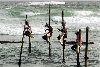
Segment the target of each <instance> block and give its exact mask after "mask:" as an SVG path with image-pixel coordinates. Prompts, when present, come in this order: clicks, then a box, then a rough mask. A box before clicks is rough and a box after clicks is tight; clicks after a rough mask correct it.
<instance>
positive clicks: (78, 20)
mask: <svg viewBox="0 0 100 67" xmlns="http://www.w3.org/2000/svg"><path fill="white" fill-rule="evenodd" d="M51 20H52V21H54V22H61V21H62V17H61V16H53V17H52V18H51ZM64 20H65V22H66V23H99V21H98V20H100V18H99V17H80V16H79V17H78V16H76V17H74V16H73V17H64Z"/></svg>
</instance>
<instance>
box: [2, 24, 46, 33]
mask: <svg viewBox="0 0 100 67" xmlns="http://www.w3.org/2000/svg"><path fill="white" fill-rule="evenodd" d="M23 27H24V26H23V25H19V24H5V23H0V34H1V35H22V34H23ZM43 33H44V28H43V27H42V26H39V27H36V26H32V34H43Z"/></svg>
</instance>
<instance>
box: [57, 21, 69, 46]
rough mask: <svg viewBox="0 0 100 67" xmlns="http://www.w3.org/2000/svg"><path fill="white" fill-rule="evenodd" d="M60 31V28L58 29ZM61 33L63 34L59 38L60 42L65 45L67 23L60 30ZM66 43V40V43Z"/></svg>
mask: <svg viewBox="0 0 100 67" xmlns="http://www.w3.org/2000/svg"><path fill="white" fill-rule="evenodd" d="M57 29H58V28H57ZM58 30H59V31H61V32H62V34H61V35H60V34H59V36H58V37H57V38H58V40H60V43H61V44H62V45H63V37H64V38H67V27H66V23H62V29H58ZM65 42H66V41H65V40H64V43H65Z"/></svg>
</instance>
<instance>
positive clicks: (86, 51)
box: [85, 27, 89, 67]
mask: <svg viewBox="0 0 100 67" xmlns="http://www.w3.org/2000/svg"><path fill="white" fill-rule="evenodd" d="M88 31H89V27H86V48H85V67H88V59H89V58H88Z"/></svg>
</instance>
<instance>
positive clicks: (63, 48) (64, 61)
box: [62, 11, 65, 63]
mask: <svg viewBox="0 0 100 67" xmlns="http://www.w3.org/2000/svg"><path fill="white" fill-rule="evenodd" d="M63 17H64V12H63V11H62V26H63V32H62V33H63V34H64V25H63V24H64V18H63ZM62 36H63V45H62V46H63V61H62V62H63V63H65V57H64V49H65V40H64V35H62Z"/></svg>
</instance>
